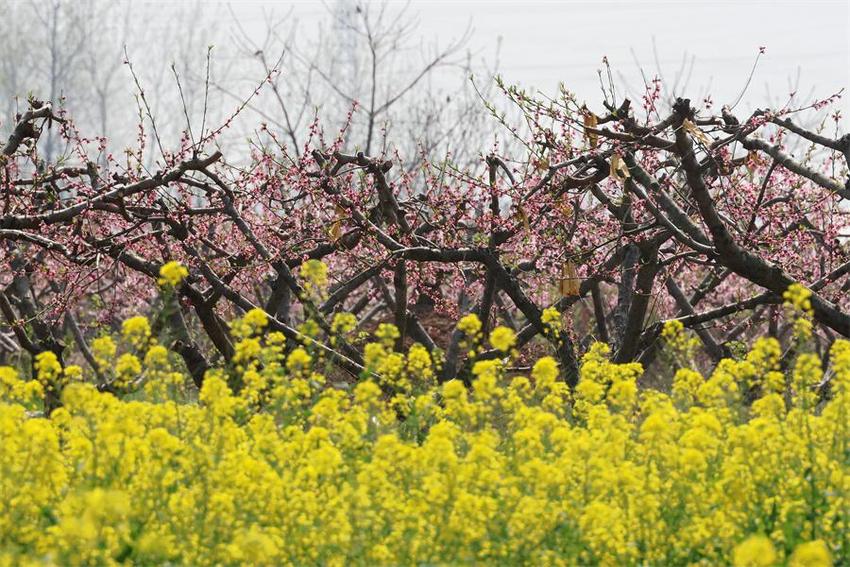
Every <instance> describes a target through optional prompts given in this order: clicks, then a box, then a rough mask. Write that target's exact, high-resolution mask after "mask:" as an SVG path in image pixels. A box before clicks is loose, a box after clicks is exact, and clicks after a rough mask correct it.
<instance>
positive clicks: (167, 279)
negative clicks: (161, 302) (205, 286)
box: [157, 260, 189, 287]
mask: <svg viewBox="0 0 850 567" xmlns="http://www.w3.org/2000/svg"><path fill="white" fill-rule="evenodd" d="M188 276H189V270H187V269H186V266H184V265H183V264H181V263H180V262H177V261H175V260H172V261H171V262H166V263H165V264H163V265H162V267H161V268H160V269H159V279H158V280H157V283H159V285H160V286H162V287H177V286H179V285H180V284H181V282H182V281H183V280H184V279H186V277H188Z"/></svg>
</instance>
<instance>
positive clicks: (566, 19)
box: [221, 0, 850, 119]
mask: <svg viewBox="0 0 850 567" xmlns="http://www.w3.org/2000/svg"><path fill="white" fill-rule="evenodd" d="M334 1H335V0H329V2H328V5H330V6H333V5H334ZM391 3H397V4H402V5H403V4H404V3H405V2H391ZM230 5H231V7H232V9H233V11H234V12H235V13H237V14H238V16H239V19H240V20H241V21H242V22H243V23H244V25H245V26H246V27H247V28H248V29H249V30H257V33H259V30H261V29H263V28H264V27H265V25H266V21H267V16H266V14H267V13H268V12H274V13H277V14H285V13H287V11H288V10H290V9H291V10H292V15H293V16H294V17H297V18H298V19H299V21H300V22H301V23H302V24H303V26H302V29H304V30H306V31H307V32H309V30H310V29H311V28H313V27H314V26H315V25H317V23H318V21H319V19H320V18H323V17H326V14H327V9H326V7H325V5H324V4H323V3H322V2H319V1H313V0H302V1H299V2H282V1H281V2H270V1H265V2H261V1H247V0H245V1H239V0H235V1H233V2H231V3H230ZM410 11H411V13H413V14H415V15H417V17H418V19H419V21H420V28H419V31H420V33H421V34H422V37H423V39H425V40H436V41H438V42H440V43H442V44H445V43H448V42H450V41H451V40H452V39H453V38H457V37H458V36H461V35H462V34H463V33H464V30H466V28H467V26H471V28H472V39H471V41H470V43H469V46H470V48H471V49H472V50H473V52H474V53H475V54H477V55H478V56H480V57H485V58H487V59H488V60H493V59H494V58H495V54H496V49H497V45H499V44H500V46H501V47H500V57H499V61H500V64H499V70H500V71H501V73H502V74H503V76H504V77H505V79H506V80H508V81H509V82H518V83H521V84H523V85H524V86H533V87H536V88H539V89H540V90H542V91H544V92H554V91H555V89H556V88H557V85H558V82H559V81H563V82H564V83H565V84H566V86H567V88H568V89H569V90H571V91H573V92H576V93H577V94H578V95H579V97H580V98H583V99H587V100H588V101H598V100H599V99H600V94H599V80H598V77H597V73H596V71H597V69H599V68H600V62H601V59H602V57H603V56H607V57H608V60H609V61H610V62H611V64H612V67H613V68H614V71H615V78H617V79H618V82H619V83H620V85H621V86H622V85H623V84H628V85H631V86H632V88H633V89H637V88H639V87H640V85H641V84H642V80H641V77H640V73H639V71H638V63H637V62H639V63H640V65H641V66H642V67H643V68H644V71H645V73H646V75H647V76H648V77H649V78H651V77H652V76H653V75H655V74H657V73H658V72H659V67H658V65H659V64H660V71H661V74H662V75H663V77H664V79H665V80H666V81H667V82H668V83H670V84H672V82H673V79H674V77H675V76H676V75H677V73H678V71H679V69H680V67H681V65H682V60H683V56H685V55H687V57H688V65H687V66H686V69H689V68H690V61H691V57H693V67H692V72H691V74H690V80H689V82H688V85H687V89H685V90H684V94H686V95H687V96H689V97H691V98H694V99H697V98H699V97H701V96H702V95H704V94H705V92H706V91H710V92H711V93H712V95H713V99H714V101H715V102H716V103H718V104H725V103H730V102H732V101H734V100H735V99H736V98H737V97H738V95H739V93H740V92H741V90H742V89H743V87H744V85H745V83H746V81H747V77H748V76H749V75H750V71H751V69H752V66H753V63H754V61H755V58H756V54H757V53H758V49H759V47H760V46H764V47H766V53H765V55H764V56H763V57H762V58H761V60H760V61H759V63H758V66H757V68H756V71H755V75H754V77H753V80H752V82H751V84H750V86H749V88H748V90H747V93H746V95H745V97H744V99H743V101H742V103H741V105H740V108H741V109H742V110H748V109H751V108H753V107H754V106H765V105H768V104H771V105H774V106H776V105H779V106H781V105H782V104H784V103H785V101H786V100H787V97H788V93H789V92H790V91H791V90H793V89H794V88H795V87H796V88H798V91H799V94H800V96H807V95H809V94H810V93H812V92H814V94H816V95H817V96H822V97H826V96H828V95H830V94H832V93H834V92H836V91H838V90H839V89H841V88H842V87H845V88H846V87H850V0H830V1H824V0H808V1H807V0H798V1H793V2H788V1H779V2H777V1H772V2H765V1H728V0H727V1H718V0H713V1H709V2H706V1H684V0H676V1H667V2H659V1H642V0H633V1H629V2H622V1H621V2H609V1H596V2H573V1H556V0H550V1H525V2H523V1H516V0H513V1H511V0H495V1H494V0H489V1H485V0H413V1H412V2H411V6H410ZM226 28H227V26H222V28H221V29H222V33H225V31H226ZM222 41H227V39H226V38H224V37H223V38H222ZM798 80H799V83H798ZM813 89H814V91H813ZM680 90H681V89H680ZM848 102H850V99H848V97H845V98H844V100H843V102H842V108H843V109H844V114H845V115H847V114H850V112H848V109H850V105H848ZM597 103H598V102H597ZM845 119H846V116H845Z"/></svg>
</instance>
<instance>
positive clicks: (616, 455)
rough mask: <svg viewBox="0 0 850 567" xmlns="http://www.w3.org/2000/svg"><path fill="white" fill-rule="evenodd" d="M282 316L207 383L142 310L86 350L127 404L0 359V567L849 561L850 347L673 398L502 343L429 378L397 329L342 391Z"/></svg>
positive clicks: (498, 337)
mask: <svg viewBox="0 0 850 567" xmlns="http://www.w3.org/2000/svg"><path fill="white" fill-rule="evenodd" d="M337 321H338V323H337V324H336V327H337V328H338V329H339V330H340V332H347V331H350V330H351V329H352V328H353V319H352V318H350V317H343V316H340V317H338V318H337ZM268 323H269V320H268V318H267V317H266V316H265V314H264V313H262V312H261V311H259V310H255V311H251V312H249V313H247V314H246V315H245V316H244V317H243V318H241V319H240V320H238V321H235V322H234V323H233V324H232V325H231V329H232V334H233V337H234V342H235V351H236V354H235V355H234V360H233V361H232V362H231V363H230V364H229V365H227V366H226V367H220V368H214V369H211V370H210V371H208V372H207V374H206V376H205V379H204V382H203V385H202V387H201V388H200V391H196V390H193V389H192V388H194V386H191V384H192V381H191V378H189V377H188V376H187V375H186V373H185V372H183V371H182V370H181V368H182V367H181V365H180V364H181V363H180V361H179V358H175V356H174V355H173V354H172V353H170V352H169V351H168V350H167V349H166V348H165V347H163V346H162V345H160V344H158V342H157V341H156V339H155V338H154V337H152V336H151V335H150V326H149V325H148V324H147V321H146V320H145V321H142V320H141V319H138V318H134V319H130V320H129V321H128V322H127V324H125V326H124V328H123V333H122V337H121V338H119V339H118V340H112V339H109V338H108V337H102V338H101V339H99V340H98V341H97V344H95V345H93V347H92V350H93V353H94V356H95V358H96V359H97V361H98V364H99V365H100V364H103V365H104V368H107V367H108V369H109V376H110V377H112V379H121V389H118V390H115V391H117V392H118V393H117V394H116V393H106V392H101V391H99V390H98V388H96V387H95V386H94V385H93V383H92V382H94V381H95V379H94V377H92V376H89V375H88V374H87V373H86V372H83V371H81V370H75V371H74V372H73V373H74V374H76V377H75V378H74V379H66V378H65V375H66V374H67V368H66V369H65V370H63V369H62V367H61V364H59V362H58V361H57V360H56V357H55V356H51V355H49V354H45V355H42V356H40V357H39V359H38V360H37V362H36V365H37V370H38V376H37V378H38V379H37V380H25V379H24V378H23V377H20V376H19V375H18V374H17V373H16V371H15V370H13V369H11V368H8V367H4V368H0V507H2V513H0V564H10V565H11V564H25V563H29V564H72V565H81V564H104V565H110V564H116V563H122V562H123V563H132V564H139V565H153V564H185V565H237V564H245V563H250V564H258V565H308V564H309V565H316V564H322V565H415V564H480V563H490V564H501V565H519V564H533V565H576V564H580V565H730V564H731V565H736V566H750V565H753V566H755V565H758V566H762V565H764V566H766V565H789V566H796V565H801V566H802V565H807V566H823V567H826V566H828V565H833V564H846V563H847V562H850V525H848V522H850V425H848V423H850V419H848V418H850V342H847V341H843V340H839V341H836V343H835V344H834V346H833V347H832V350H831V358H830V363H829V368H828V369H827V370H826V371H824V369H823V368H822V367H821V365H820V363H819V361H818V359H817V358H816V357H810V356H809V355H808V354H806V353H802V354H800V355H799V356H798V357H797V359H796V361H795V362H794V363H793V364H792V365H791V369H790V370H789V371H788V372H787V373H785V372H783V370H782V368H781V366H780V359H781V351H780V349H779V344H778V343H777V342H776V341H775V340H774V339H762V340H760V341H757V342H756V343H755V345H754V346H753V348H752V349H751V350H750V352H749V353H748V354H747V355H746V356H744V357H742V358H740V359H727V360H724V361H722V362H721V363H720V364H719V365H718V366H717V367H716V369H715V370H714V371H713V372H712V373H711V374H710V375H707V376H703V375H702V374H701V373H700V372H699V371H698V370H697V369H696V368H694V367H685V368H681V369H679V370H678V371H676V372H675V378H674V381H673V385H672V389H671V391H670V392H669V393H667V392H662V391H658V390H652V389H639V388H638V387H637V382H638V380H639V379H640V377H641V375H642V373H643V369H642V368H641V366H640V365H639V364H636V363H631V364H615V363H613V362H611V360H610V358H609V357H610V351H609V349H608V347H607V346H606V345H602V344H597V345H594V346H593V347H592V348H590V350H589V351H588V353H587V354H586V355H585V356H584V357H583V359H582V365H581V370H580V380H579V383H578V386H577V387H576V388H575V389H574V390H573V391H570V390H569V389H568V388H567V386H566V385H565V383H564V382H563V381H561V380H559V372H560V371H559V367H558V362H557V361H556V360H555V359H554V358H551V357H543V358H541V359H539V360H538V361H537V362H535V363H534V364H533V366H532V368H531V371H530V373H529V375H528V376H525V375H517V373H516V371H515V370H514V371H510V370H509V368H510V361H511V358H512V357H513V356H515V354H514V353H513V352H512V351H513V349H514V346H515V337H514V335H513V334H512V333H510V332H506V330H505V331H502V330H498V329H497V330H494V331H493V333H492V334H491V336H490V337H489V340H490V342H491V344H492V346H493V347H494V348H496V349H498V350H499V351H500V352H501V353H502V354H503V355H504V358H503V359H486V360H473V361H472V363H471V374H472V376H473V380H472V385H471V387H468V386H466V385H465V384H464V383H463V382H462V381H460V380H449V381H447V382H444V383H442V384H440V383H437V380H436V376H438V375H439V373H438V372H436V367H435V364H436V363H435V361H434V360H433V359H432V357H431V354H430V353H429V352H428V350H427V349H425V348H424V347H423V346H421V345H418V344H414V345H413V346H411V347H410V348H408V349H407V350H406V351H405V352H398V351H397V350H395V347H396V346H397V345H395V341H396V339H397V338H398V331H397V330H396V329H394V328H392V326H390V325H385V326H382V327H380V328H379V331H378V333H377V334H378V337H376V339H375V340H374V342H371V343H368V344H366V345H365V347H364V350H365V356H364V358H365V360H366V363H367V367H368V368H367V371H364V373H363V374H362V376H361V377H360V378H359V380H358V381H357V382H356V383H352V384H348V385H345V386H344V387H342V386H340V387H336V386H334V385H332V384H331V382H332V381H331V380H329V379H328V378H327V377H326V376H325V370H324V369H325V368H326V366H324V363H323V360H322V356H320V354H319V353H318V352H317V351H316V350H315V345H314V344H309V343H305V344H287V341H286V339H285V338H284V337H283V336H282V335H281V334H280V333H275V332H270V330H269V328H268V327H269V325H268ZM461 325H462V330H463V332H464V333H466V335H467V336H468V337H469V338H470V340H471V341H480V340H481V337H480V336H476V335H480V333H481V327H480V321H477V319H472V318H466V319H464V321H463V322H462V323H461ZM665 336H666V338H668V340H669V341H671V342H674V343H677V344H678V345H679V346H684V347H686V346H687V341H688V340H689V339H688V337H687V336H686V331H684V330H683V329H680V328H672V327H671V329H670V331H669V332H667V333H666V334H665ZM825 377H826V378H827V379H828V380H829V383H830V388H829V392H830V396H831V397H830V398H829V399H822V398H819V396H820V394H819V392H823V391H824V389H823V388H821V387H820V385H821V384H822V383H823V381H824V379H825ZM60 383H61V384H62V389H61V400H62V405H61V407H59V408H57V409H54V410H53V411H52V412H51V413H50V414H49V416H45V415H44V414H43V413H42V412H41V407H40V404H41V400H42V398H43V396H44V395H45V387H46V386H47V385H54V386H57V385H59V384H60Z"/></svg>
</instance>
